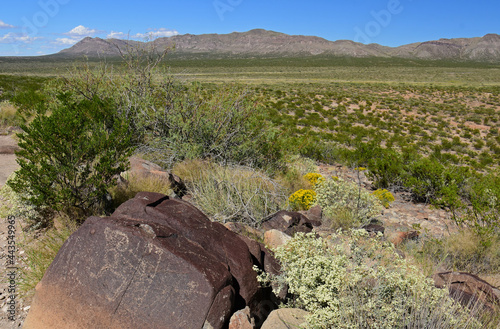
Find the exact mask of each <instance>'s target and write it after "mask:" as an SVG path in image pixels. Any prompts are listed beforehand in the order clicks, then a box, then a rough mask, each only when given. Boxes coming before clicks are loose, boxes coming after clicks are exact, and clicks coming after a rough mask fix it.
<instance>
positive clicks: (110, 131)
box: [8, 95, 131, 220]
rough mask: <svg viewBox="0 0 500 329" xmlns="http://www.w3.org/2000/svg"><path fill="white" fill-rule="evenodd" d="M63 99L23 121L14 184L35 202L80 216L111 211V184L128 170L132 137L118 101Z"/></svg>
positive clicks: (17, 190)
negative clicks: (108, 198) (49, 110)
mask: <svg viewBox="0 0 500 329" xmlns="http://www.w3.org/2000/svg"><path fill="white" fill-rule="evenodd" d="M61 99H62V101H63V103H62V104H63V105H61V106H59V107H57V108H55V109H54V110H53V111H52V114H51V115H50V116H46V115H41V114H37V115H36V116H35V118H34V120H33V122H32V123H31V124H29V125H28V126H26V125H23V126H22V129H23V130H24V132H22V133H20V134H18V137H19V147H20V148H21V150H20V151H18V152H17V153H16V154H17V156H18V163H19V165H20V169H19V170H18V171H17V174H16V176H15V177H14V178H13V179H12V180H10V181H9V182H8V184H9V186H10V187H11V188H12V190H13V191H14V192H16V193H18V194H19V195H20V196H22V197H23V198H24V199H25V200H26V201H28V202H29V203H30V204H32V205H34V206H35V207H41V208H43V207H47V208H51V209H53V210H55V211H62V212H64V213H67V214H70V215H72V216H75V219H77V220H78V219H82V218H84V217H86V216H89V215H92V214H100V213H102V212H103V211H104V210H105V206H106V202H105V201H106V195H107V189H108V188H109V187H111V186H112V185H113V184H114V183H115V181H116V178H115V176H116V175H117V174H119V173H120V172H122V171H125V170H126V169H127V166H128V157H129V156H130V154H131V143H130V142H131V138H130V135H129V130H128V124H127V123H126V122H125V121H124V120H122V119H121V118H119V117H118V116H117V115H116V109H115V107H114V104H113V103H112V102H110V101H101V100H99V99H93V100H91V101H86V100H85V101H81V102H78V103H72V102H70V101H68V100H67V99H66V97H65V96H64V95H62V96H61Z"/></svg>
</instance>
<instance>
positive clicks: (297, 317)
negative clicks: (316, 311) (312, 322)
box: [261, 308, 309, 329]
mask: <svg viewBox="0 0 500 329" xmlns="http://www.w3.org/2000/svg"><path fill="white" fill-rule="evenodd" d="M308 314H309V313H308V312H306V311H304V310H301V309H299V308H280V309H278V310H274V311H272V312H271V314H269V317H268V318H267V320H266V321H265V322H264V324H263V325H262V327H261V329H289V328H300V326H301V325H302V324H303V323H305V322H306V320H305V317H306V316H307V315H308Z"/></svg>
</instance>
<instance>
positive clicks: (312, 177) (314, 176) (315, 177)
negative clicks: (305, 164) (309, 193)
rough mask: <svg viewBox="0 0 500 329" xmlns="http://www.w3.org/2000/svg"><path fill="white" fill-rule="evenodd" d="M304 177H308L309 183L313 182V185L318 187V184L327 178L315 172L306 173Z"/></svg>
mask: <svg viewBox="0 0 500 329" xmlns="http://www.w3.org/2000/svg"><path fill="white" fill-rule="evenodd" d="M304 178H305V179H307V181H309V183H311V185H312V186H313V187H316V185H318V184H320V183H322V182H323V181H324V180H325V178H324V177H323V176H322V175H321V174H318V173H313V172H310V173H308V174H305V175H304Z"/></svg>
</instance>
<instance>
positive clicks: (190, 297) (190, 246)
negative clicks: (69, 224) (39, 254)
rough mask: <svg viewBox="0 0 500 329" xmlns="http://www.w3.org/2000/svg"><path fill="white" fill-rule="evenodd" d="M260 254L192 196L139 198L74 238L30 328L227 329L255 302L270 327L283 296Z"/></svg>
mask: <svg viewBox="0 0 500 329" xmlns="http://www.w3.org/2000/svg"><path fill="white" fill-rule="evenodd" d="M254 249H255V250H254V251H253V252H254V253H256V254H257V256H259V259H258V261H257V260H256V257H255V256H254V255H253V254H252V253H251V252H250V250H249V247H248V244H247V242H245V241H243V239H242V238H240V237H239V236H238V235H237V234H235V233H233V232H231V231H229V230H227V229H226V228H225V227H224V226H223V225H221V224H219V223H214V222H211V221H210V220H209V219H208V218H207V217H206V216H205V215H204V214H203V213H201V212H200V211H199V210H198V209H196V208H195V207H193V206H192V205H190V204H189V203H187V202H185V201H183V200H179V199H171V198H169V197H167V196H165V195H162V194H158V193H146V192H141V193H138V194H137V196H136V197H135V198H134V199H132V200H129V201H127V202H125V203H124V204H122V205H121V206H120V207H119V208H118V209H117V210H116V211H115V212H114V213H113V214H112V215H111V216H110V217H105V218H99V217H91V218H89V219H87V220H86V221H85V223H84V224H83V225H82V226H81V227H80V229H78V231H76V232H75V233H74V234H73V235H72V236H71V237H70V238H69V239H68V240H67V241H66V242H65V244H64V245H63V247H62V248H61V250H60V251H59V253H58V254H57V256H56V258H55V260H54V262H53V263H52V264H51V265H50V267H49V269H48V270H47V272H46V274H45V276H44V278H43V280H42V281H41V282H40V283H39V284H38V286H37V288H36V294H35V298H34V301H33V304H32V307H31V310H30V313H29V314H28V318H27V320H26V322H25V325H24V328H28V329H30V328H53V329H56V328H225V327H227V326H228V323H229V319H230V317H231V315H232V313H233V312H234V311H235V310H238V309H243V308H245V307H246V306H248V307H249V310H250V315H251V317H253V318H254V319H255V322H256V323H261V322H262V321H263V320H264V319H265V317H266V316H267V314H269V312H271V311H272V309H273V308H274V307H275V304H274V302H273V300H275V297H274V296H272V293H271V291H270V289H269V288H267V289H264V288H261V287H260V285H259V283H258V282H257V280H256V272H255V271H254V270H253V269H252V266H253V265H254V264H255V265H257V266H260V267H261V268H262V269H263V268H264V267H265V263H266V260H265V259H266V258H267V263H273V261H270V258H272V256H271V255H270V254H266V253H265V252H264V251H263V250H262V247H261V246H260V245H259V244H258V243H257V246H254ZM259 261H260V263H259ZM274 262H276V261H275V260H274ZM269 266H271V265H268V268H269Z"/></svg>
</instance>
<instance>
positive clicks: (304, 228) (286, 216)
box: [262, 210, 321, 236]
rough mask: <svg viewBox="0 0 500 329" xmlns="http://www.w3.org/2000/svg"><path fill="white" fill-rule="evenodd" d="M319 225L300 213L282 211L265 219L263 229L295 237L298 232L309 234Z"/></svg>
mask: <svg viewBox="0 0 500 329" xmlns="http://www.w3.org/2000/svg"><path fill="white" fill-rule="evenodd" d="M318 224H319V225H320V224H321V223H317V222H313V221H311V220H309V219H308V218H307V217H306V216H305V215H303V214H301V213H299V212H296V211H286V210H281V211H278V212H277V213H275V214H273V215H271V216H269V217H267V218H265V219H264V220H263V221H262V229H263V230H265V231H269V230H273V229H274V230H278V231H281V232H283V233H286V234H287V235H289V236H294V235H295V233H297V232H303V233H309V232H311V231H312V229H313V227H314V226H318Z"/></svg>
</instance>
